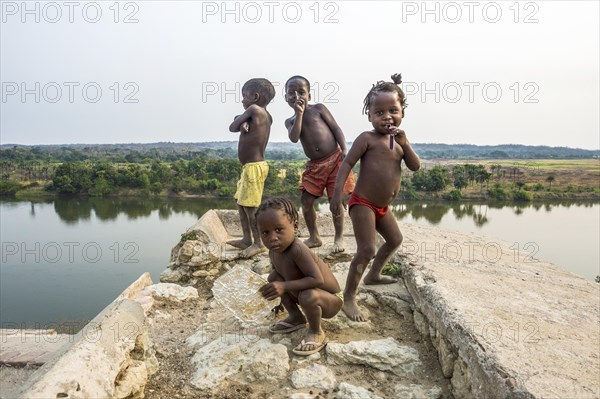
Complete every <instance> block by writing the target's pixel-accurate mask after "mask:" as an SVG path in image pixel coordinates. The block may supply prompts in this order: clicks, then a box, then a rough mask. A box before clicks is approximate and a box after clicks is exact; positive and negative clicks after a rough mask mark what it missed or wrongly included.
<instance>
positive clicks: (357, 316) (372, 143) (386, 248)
mask: <svg viewBox="0 0 600 399" xmlns="http://www.w3.org/2000/svg"><path fill="white" fill-rule="evenodd" d="M392 80H393V83H392V82H383V81H379V82H377V84H375V85H374V86H373V88H372V89H371V90H370V91H369V93H368V94H367V96H366V97H365V101H364V109H363V112H364V113H366V114H367V116H368V118H369V122H371V124H372V125H373V130H369V131H366V132H363V133H361V134H360V135H359V136H358V137H357V138H356V140H354V142H353V143H352V148H350V151H349V152H348V155H347V156H346V157H345V158H344V161H343V162H342V165H341V166H340V170H339V172H338V176H337V180H336V185H335V192H334V194H333V198H332V199H331V203H330V209H331V212H332V213H333V215H340V214H341V212H342V209H343V207H342V205H341V203H342V197H343V190H342V189H343V185H344V184H343V183H344V182H345V181H346V178H347V177H348V175H349V174H350V171H351V170H352V167H353V166H354V165H355V164H356V163H357V162H358V161H359V160H360V173H359V175H358V180H357V182H356V187H355V188H354V192H353V193H352V196H351V197H350V201H349V204H348V208H349V212H350V218H351V219H352V225H353V227H354V236H355V238H356V247H357V249H356V255H355V256H354V258H352V262H351V263H350V271H349V273H348V278H347V280H346V288H345V289H344V306H343V307H342V310H343V311H344V313H346V315H347V316H348V317H349V318H350V319H352V320H354V321H365V320H366V319H365V317H364V316H363V314H362V313H361V311H360V309H359V308H358V304H357V303H356V293H357V290H358V284H359V283H360V279H361V277H362V275H363V273H364V271H365V269H366V268H367V265H368V264H369V261H370V260H371V259H373V255H375V258H374V259H373V264H372V265H371V269H370V270H369V272H368V273H367V274H366V276H365V278H364V283H365V284H390V283H394V282H396V280H395V279H393V278H391V277H388V276H383V275H382V274H381V269H383V266H384V265H385V264H386V262H387V261H388V260H389V258H390V257H391V256H392V254H393V253H394V252H395V251H396V249H398V247H399V246H400V244H401V243H402V233H400V229H399V228H398V222H397V221H396V219H395V218H394V216H393V215H392V213H391V212H387V207H388V205H389V204H390V203H391V202H392V201H393V200H394V198H396V195H397V194H398V191H399V190H400V180H401V178H402V169H401V163H402V161H403V160H404V163H405V165H406V167H407V168H408V169H410V170H412V171H416V170H418V169H419V167H420V166H421V161H420V159H419V156H418V155H417V154H416V153H415V152H414V151H413V149H412V147H411V145H410V143H409V142H408V139H407V138H406V133H405V132H404V131H403V130H400V129H399V128H398V126H400V123H401V122H402V118H403V117H404V109H405V108H406V97H405V95H404V92H403V91H402V89H401V88H400V86H399V85H400V83H401V76H400V75H399V74H396V75H393V76H392ZM376 232H377V233H379V234H381V236H382V237H383V238H384V240H385V242H384V244H383V245H382V246H381V247H380V248H379V249H376V246H375V242H376V241H375V240H376Z"/></svg>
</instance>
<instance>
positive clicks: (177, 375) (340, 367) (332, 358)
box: [145, 254, 451, 399]
mask: <svg viewBox="0 0 600 399" xmlns="http://www.w3.org/2000/svg"><path fill="white" fill-rule="evenodd" d="M265 259H266V256H265V255H262V256H258V257H256V258H255V259H254V260H252V261H247V260H246V261H242V264H244V265H245V266H247V267H248V268H250V269H256V268H257V266H260V265H261V264H263V265H264V264H265ZM324 259H325V261H326V262H327V263H328V264H329V266H330V268H331V269H332V270H333V271H334V272H335V273H336V275H337V277H338V280H340V282H342V280H345V272H346V271H347V268H348V266H349V259H350V256H349V255H347V254H342V255H339V256H336V257H332V256H325V257H324ZM224 268H225V269H227V268H228V266H227V265H225V267H224ZM211 287H212V283H211V282H210V281H207V280H202V281H201V284H200V285H199V286H198V293H199V298H197V299H188V300H186V301H183V302H171V301H164V300H162V301H156V302H155V303H154V305H153V307H152V309H151V310H150V312H149V315H148V320H149V323H150V337H151V340H152V341H153V343H154V345H155V349H156V356H157V359H158V361H159V363H160V368H159V371H158V372H157V373H156V374H155V375H153V376H152V377H150V380H149V382H148V385H147V386H146V390H145V393H146V397H147V398H151V399H154V398H156V399H159V398H165V397H169V398H274V397H281V398H288V397H291V398H350V397H361V398H368V397H372V398H377V397H381V398H390V397H398V394H401V395H404V394H406V396H402V397H411V396H409V394H408V393H409V392H412V393H413V394H415V395H417V396H415V397H431V398H440V397H451V394H450V391H449V384H448V382H447V380H446V379H445V378H444V376H443V375H442V371H441V368H440V365H439V362H438V357H437V353H436V352H435V349H434V348H433V347H432V345H431V342H429V340H424V339H423V338H422V337H421V335H420V334H419V333H418V331H417V330H416V329H415V326H414V323H413V319H412V314H411V310H410V304H409V303H408V302H405V301H404V300H408V301H410V296H409V294H408V292H407V291H406V289H405V287H404V285H403V283H402V281H400V283H397V284H393V285H390V286H380V287H374V288H370V287H366V286H363V287H362V288H361V294H360V302H359V303H360V305H361V306H362V307H363V308H364V309H365V311H366V312H367V313H368V314H369V321H368V322H366V323H356V322H351V321H350V320H349V319H347V318H346V317H345V315H343V313H341V312H340V314H338V315H337V316H336V317H334V318H333V319H331V320H330V321H326V322H324V325H323V327H324V329H325V331H326V333H327V336H328V338H329V341H330V343H329V344H328V346H327V347H326V349H325V350H323V351H321V352H320V353H319V354H317V355H312V356H310V357H309V358H303V357H300V356H297V355H294V354H292V352H291V349H292V348H293V347H294V346H295V345H296V344H297V342H299V341H300V340H301V338H302V336H303V331H302V330H300V331H296V332H293V333H290V334H278V335H272V334H270V333H269V332H268V331H267V326H268V325H269V323H272V320H265V323H264V325H263V326H262V327H260V326H259V327H252V328H249V329H248V328H246V329H245V328H243V327H242V326H241V325H240V323H239V322H238V321H237V320H236V319H235V318H234V317H233V316H232V315H231V314H230V313H229V312H228V311H227V310H226V309H224V308H223V307H222V306H221V305H219V304H218V303H217V302H216V301H215V300H214V298H213V297H212V294H211V290H210V289H211ZM386 298H387V299H386ZM381 302H387V304H388V305H389V304H392V306H393V307H394V308H395V309H393V308H392V307H390V306H388V305H385V304H382V303H381ZM398 303H399V304H400V305H399V306H398V305H397V306H394V304H398ZM284 317H285V315H279V316H277V318H284ZM199 332H200V333H199ZM226 334H237V337H238V338H239V337H241V339H242V340H243V339H245V338H247V339H248V341H249V342H248V344H249V345H250V344H252V343H253V342H255V341H256V340H258V339H266V340H268V342H270V343H271V344H272V346H275V347H279V345H277V344H283V345H284V346H285V352H287V356H288V357H289V360H287V359H286V362H287V364H288V365H289V370H287V371H286V370H283V372H281V370H273V369H270V370H269V371H268V372H267V373H272V374H273V375H275V376H277V377H276V378H266V376H264V375H263V376H260V375H259V376H254V377H252V376H250V377H249V376H247V375H246V376H244V375H243V370H242V371H240V373H239V374H238V375H233V376H232V378H227V379H225V380H223V382H221V383H219V384H217V385H214V386H212V387H210V388H206V386H203V385H201V386H202V389H199V388H198V387H197V386H198V383H197V382H196V383H195V384H194V383H193V381H194V379H195V378H197V377H195V374H196V373H197V366H196V363H195V361H194V357H195V355H196V353H198V352H199V351H201V350H203V349H202V348H206V347H207V346H209V345H213V342H215V341H219V340H221V341H224V340H225V338H224V336H225V335H226ZM193 336H195V337H196V339H195V340H194V338H192V339H190V337H193ZM199 336H201V339H197V337H199ZM389 338H393V339H394V340H395V341H389V342H388V341H385V342H384V343H383V346H384V347H385V348H387V347H390V346H394V345H397V346H398V347H399V348H400V350H414V351H415V352H414V353H418V361H417V362H416V363H414V364H413V366H411V367H413V369H412V370H409V371H408V372H407V371H406V370H401V367H399V368H396V369H395V370H383V369H385V367H382V366H381V364H379V365H378V364H376V363H375V364H369V361H368V358H369V357H373V356H374V355H373V354H369V353H364V354H363V355H364V360H361V358H360V357H357V358H355V359H350V360H349V359H348V358H340V357H339V356H338V355H339V353H338V354H335V355H334V354H332V349H331V348H334V349H337V350H341V351H344V347H345V346H344V344H349V343H356V342H364V341H371V342H377V340H382V339H389ZM190 341H194V344H190ZM338 344H339V345H338ZM225 345H227V343H225ZM336 345H337V347H336ZM364 345H365V346H366V347H367V348H368V347H370V346H375V345H376V344H371V343H365V344H364ZM407 348H408V349H407ZM347 349H348V350H351V351H354V352H357V351H358V352H360V349H357V348H350V347H348V348H347ZM384 350H387V349H384ZM338 352H339V351H338ZM346 352H347V351H346ZM367 352H368V349H367ZM411 353H412V352H411ZM391 356H392V357H393V356H396V355H393V354H392V355H391ZM284 357H285V356H284ZM332 363H335V364H332ZM239 367H240V369H241V368H243V367H250V366H247V365H240V366H239ZM272 367H273V368H275V367H277V364H275V363H274V364H273V365H272ZM378 367H379V369H378ZM283 368H285V364H284V366H283ZM267 369H268V367H267ZM299 370H300V371H299ZM311 370H312V371H313V372H315V373H317V374H318V375H317V376H314V379H315V381H314V386H310V385H312V384H311V382H310V379H311V378H313V377H311V374H310V371H311ZM254 373H257V372H256V371H255V372H254ZM259 373H260V372H259ZM302 373H308V377H307V378H308V379H309V382H306V381H305V382H298V375H300V374H302ZM323 375H328V376H329V379H328V380H327V381H323V380H322V376H323ZM263 377H265V378H263ZM253 379H254V380H255V381H249V380H253ZM194 385H196V386H194ZM353 387H354V388H353ZM361 389H362V390H361ZM353 392H354V393H353ZM399 392H400V393H399ZM352 395H359V396H352ZM423 395H426V396H423Z"/></svg>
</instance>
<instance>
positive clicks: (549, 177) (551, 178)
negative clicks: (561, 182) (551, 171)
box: [546, 175, 556, 190]
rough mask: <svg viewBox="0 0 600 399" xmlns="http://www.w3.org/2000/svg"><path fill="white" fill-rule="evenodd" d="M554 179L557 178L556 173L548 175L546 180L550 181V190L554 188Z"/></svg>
mask: <svg viewBox="0 0 600 399" xmlns="http://www.w3.org/2000/svg"><path fill="white" fill-rule="evenodd" d="M554 180H556V178H555V177H554V175H549V176H548V177H546V181H547V182H548V190H552V182H553V181H554Z"/></svg>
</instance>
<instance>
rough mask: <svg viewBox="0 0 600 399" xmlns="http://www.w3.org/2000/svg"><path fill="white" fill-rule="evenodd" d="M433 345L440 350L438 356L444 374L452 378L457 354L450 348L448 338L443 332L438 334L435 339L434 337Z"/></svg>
mask: <svg viewBox="0 0 600 399" xmlns="http://www.w3.org/2000/svg"><path fill="white" fill-rule="evenodd" d="M433 345H434V346H435V349H436V350H437V352H438V358H439V360H440V365H441V366H442V373H443V374H444V377H446V378H452V373H453V372H454V361H455V360H456V356H455V355H454V353H453V352H452V351H451V350H450V348H449V347H448V344H447V343H446V340H445V339H444V337H443V336H442V335H441V334H437V335H436V337H435V339H433Z"/></svg>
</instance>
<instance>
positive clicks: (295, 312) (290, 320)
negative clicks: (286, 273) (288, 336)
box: [267, 270, 306, 331]
mask: <svg viewBox="0 0 600 399" xmlns="http://www.w3.org/2000/svg"><path fill="white" fill-rule="evenodd" d="M267 280H268V281H269V283H271V282H273V281H285V280H284V278H283V277H282V276H281V275H280V274H279V273H277V272H276V271H275V270H273V271H272V272H271V273H270V274H269V277H268V279H267ZM281 304H282V305H283V307H284V308H285V310H286V311H287V312H288V317H287V318H285V319H283V320H282V321H283V322H285V323H286V324H287V326H286V325H285V324H278V323H275V324H273V325H272V326H271V328H270V329H271V331H276V330H286V329H288V328H289V326H290V325H291V326H297V325H304V324H306V318H305V317H304V314H302V312H301V311H300V308H299V307H298V304H297V300H296V299H295V298H293V297H292V296H291V295H289V294H288V293H285V294H283V295H282V296H281Z"/></svg>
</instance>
